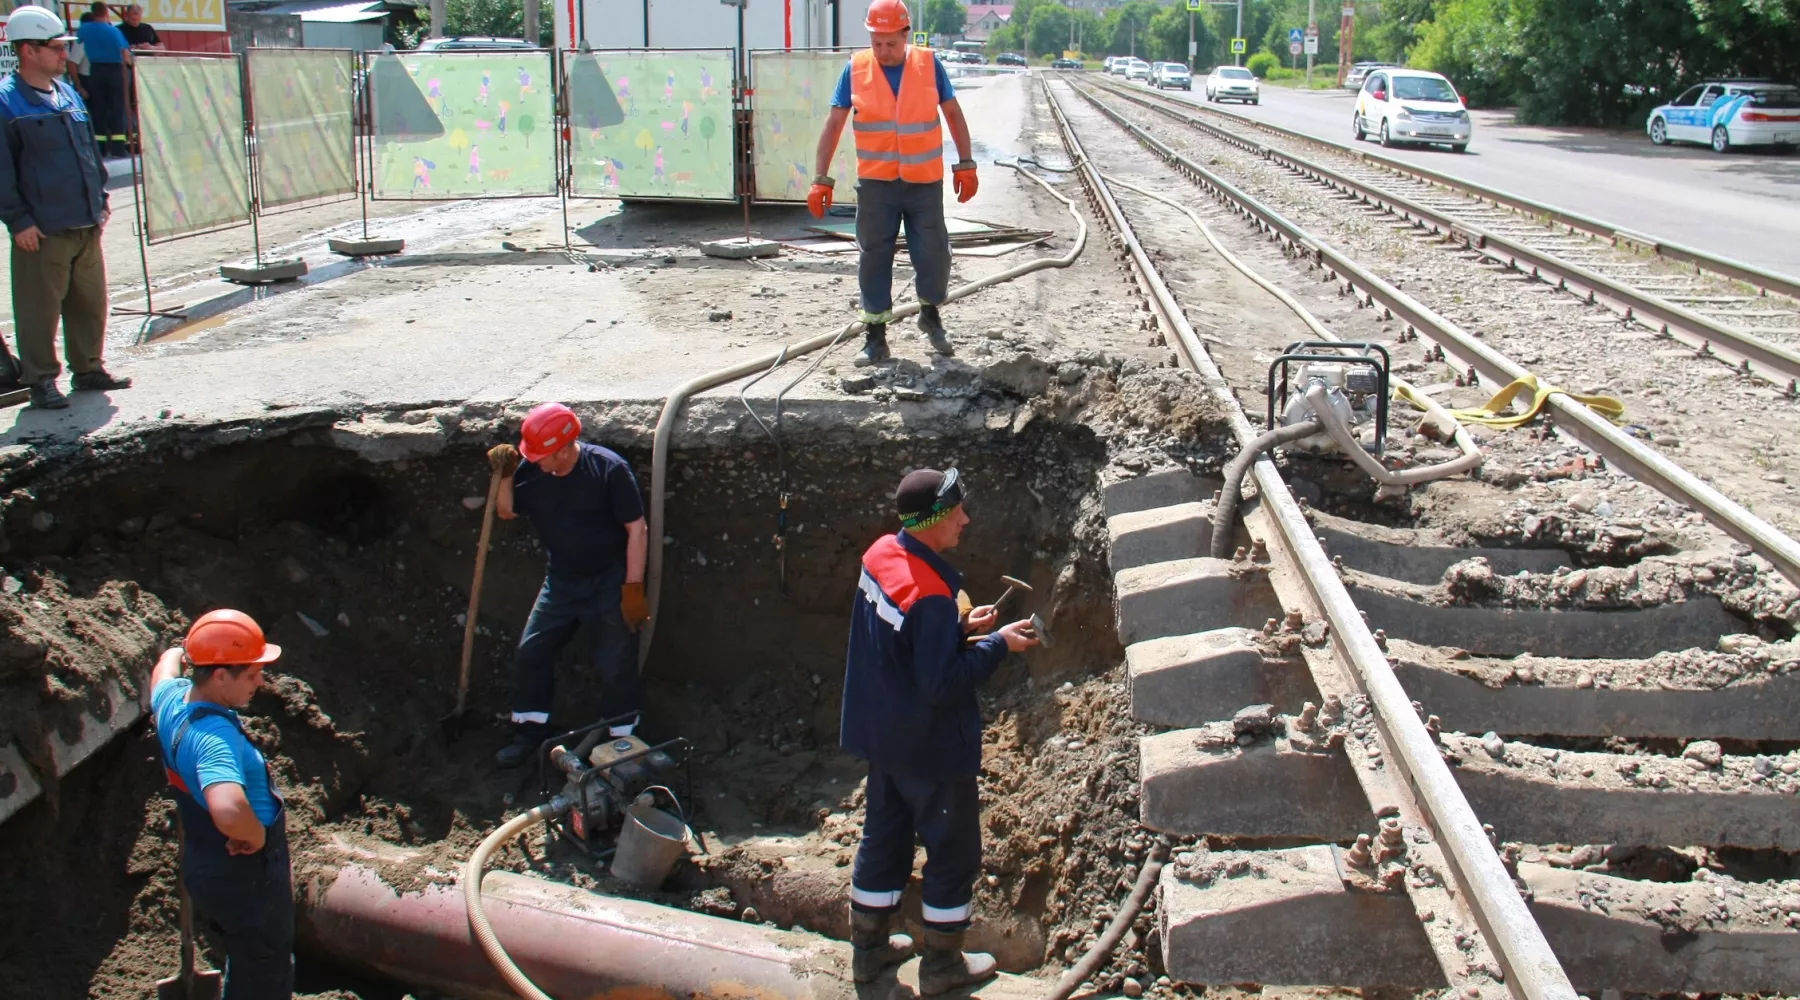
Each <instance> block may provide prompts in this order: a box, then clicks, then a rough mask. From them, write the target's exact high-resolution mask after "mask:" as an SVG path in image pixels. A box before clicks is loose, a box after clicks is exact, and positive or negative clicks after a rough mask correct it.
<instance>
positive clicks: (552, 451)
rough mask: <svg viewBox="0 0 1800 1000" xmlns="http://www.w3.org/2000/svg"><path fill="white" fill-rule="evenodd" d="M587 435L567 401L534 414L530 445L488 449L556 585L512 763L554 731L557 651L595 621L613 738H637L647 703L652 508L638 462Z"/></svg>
mask: <svg viewBox="0 0 1800 1000" xmlns="http://www.w3.org/2000/svg"><path fill="white" fill-rule="evenodd" d="M580 438H581V418H579V417H577V416H576V415H575V413H574V411H572V410H570V409H569V408H568V407H566V406H564V405H562V404H561V403H545V404H543V405H541V406H538V407H535V408H533V409H532V411H531V412H530V413H528V414H526V416H525V424H524V426H523V427H522V428H520V432H519V447H518V448H516V449H515V448H514V447H513V446H512V445H509V444H503V445H496V446H495V447H494V448H492V449H490V450H489V451H488V461H489V463H491V464H492V466H493V469H494V472H495V473H496V474H497V475H499V476H500V477H501V480H500V497H499V501H498V503H497V504H496V505H495V510H494V512H495V513H496V514H499V515H500V517H501V518H503V519H505V520H512V519H513V518H515V517H519V516H521V515H523V516H524V517H525V518H526V519H527V520H529V521H530V522H531V525H532V527H534V528H536V529H537V533H538V539H539V541H541V542H543V544H544V549H545V550H546V551H547V552H548V553H549V554H550V566H549V570H548V571H547V572H546V573H545V574H544V585H543V587H542V589H540V590H539V591H538V597H537V603H536V604H535V605H533V606H532V609H531V617H530V618H529V619H527V620H526V622H525V632H524V634H523V635H521V636H520V637H519V651H518V654H517V658H516V660H515V662H514V670H515V676H514V681H513V712H512V721H513V739H512V742H511V743H509V744H507V745H506V746H504V747H502V748H501V749H500V752H499V753H497V754H496V755H495V757H494V759H495V760H496V761H497V762H498V763H499V764H500V766H501V767H517V766H518V765H520V764H523V763H525V762H526V761H528V760H530V759H531V757H532V755H533V754H534V753H535V752H536V751H537V748H538V745H539V744H541V743H542V742H543V741H544V739H545V738H546V737H548V736H549V735H550V708H551V704H552V702H554V700H555V695H556V656H557V654H558V653H560V652H562V648H563V647H564V646H566V645H568V643H569V640H570V639H572V638H574V636H575V632H576V630H577V629H578V628H579V627H581V626H582V625H584V624H585V625H586V626H588V629H589V631H590V632H591V633H592V637H593V640H594V646H593V661H594V667H595V669H596V670H597V671H598V672H599V674H600V680H601V683H602V684H604V685H605V690H604V691H603V692H602V693H601V697H600V718H602V719H609V720H615V721H614V722H613V724H612V726H611V735H613V736H629V735H631V732H632V730H633V729H635V728H636V727H637V722H638V710H639V709H640V708H642V706H643V682H642V680H641V679H640V677H639V676H638V638H637V632H638V629H640V628H642V627H643V625H644V622H646V621H649V620H650V612H649V609H648V607H647V605H646V604H645V600H644V558H645V555H646V553H647V552H648V545H649V538H650V532H649V526H648V522H646V521H645V520H644V504H643V500H642V499H641V498H640V497H639V496H638V485H637V477H636V476H633V475H632V474H631V465H630V463H628V462H626V461H625V460H624V459H623V458H621V457H619V456H618V455H617V454H616V453H614V452H612V451H609V450H607V449H605V448H602V447H600V446H599V445H597V444H586V443H584V442H582V441H581V440H580ZM521 459H523V461H521Z"/></svg>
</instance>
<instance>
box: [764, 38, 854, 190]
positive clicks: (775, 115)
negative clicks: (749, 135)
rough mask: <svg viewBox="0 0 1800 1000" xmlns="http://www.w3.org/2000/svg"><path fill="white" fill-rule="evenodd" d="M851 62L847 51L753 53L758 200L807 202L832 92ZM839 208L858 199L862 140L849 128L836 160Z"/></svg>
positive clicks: (834, 174)
mask: <svg viewBox="0 0 1800 1000" xmlns="http://www.w3.org/2000/svg"><path fill="white" fill-rule="evenodd" d="M849 62H850V52H849V50H843V51H799V52H787V51H782V50H770V51H756V52H752V53H750V71H751V73H750V79H751V84H752V86H753V87H754V89H755V91H756V93H755V94H754V96H752V97H751V99H750V101H751V107H752V108H753V109H754V111H755V114H754V115H753V116H752V121H753V122H754V126H755V127H754V130H753V135H754V137H755V139H754V142H755V145H754V148H753V153H754V155H753V156H752V157H751V168H752V171H753V173H754V175H755V179H756V199H757V200H758V201H805V200H806V192H807V190H808V189H809V188H811V187H812V178H813V167H814V164H813V156H814V154H815V153H816V152H817V150H818V145H819V132H820V131H821V130H822V129H823V128H824V126H825V118H826V116H827V115H829V114H830V113H831V93H832V91H833V90H835V89H837V82H838V77H839V76H840V75H841V74H842V73H843V72H844V67H845V66H846V65H848V64H849ZM831 176H832V177H834V178H836V179H837V182H838V183H837V188H836V189H835V190H834V191H833V192H832V201H833V202H834V203H835V204H839V205H847V204H851V203H854V202H855V201H856V142H855V140H854V139H853V138H852V137H851V134H850V129H849V128H848V127H846V128H845V129H844V135H843V138H842V139H840V140H839V141H838V148H837V153H836V154H835V155H834V156H833V157H832V160H831Z"/></svg>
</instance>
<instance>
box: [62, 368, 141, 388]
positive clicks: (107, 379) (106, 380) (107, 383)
mask: <svg viewBox="0 0 1800 1000" xmlns="http://www.w3.org/2000/svg"><path fill="white" fill-rule="evenodd" d="M69 385H70V388H72V389H74V390H75V391H76V392H105V391H106V390H108V389H129V388H131V380H130V379H128V378H120V377H119V376H117V375H114V374H112V373H111V372H108V371H107V370H106V369H104V368H96V369H94V370H93V371H91V372H76V373H75V377H74V378H71V379H70V380H69Z"/></svg>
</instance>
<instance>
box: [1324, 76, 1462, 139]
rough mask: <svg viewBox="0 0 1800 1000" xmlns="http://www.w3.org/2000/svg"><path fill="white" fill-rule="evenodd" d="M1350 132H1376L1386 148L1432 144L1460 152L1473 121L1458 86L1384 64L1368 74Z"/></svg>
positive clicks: (1359, 135)
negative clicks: (1457, 88) (1459, 94)
mask: <svg viewBox="0 0 1800 1000" xmlns="http://www.w3.org/2000/svg"><path fill="white" fill-rule="evenodd" d="M1351 130H1352V132H1353V134H1354V135H1355V136H1356V138H1357V139H1359V140H1360V139H1362V138H1364V137H1365V136H1367V135H1368V134H1369V133H1371V132H1373V133H1375V134H1376V136H1377V137H1378V138H1379V139H1380V140H1381V144H1382V145H1383V146H1396V145H1399V144H1401V143H1432V144H1437V145H1446V146H1449V147H1450V148H1451V149H1453V150H1455V151H1456V152H1458V153H1462V152H1466V151H1467V150H1468V148H1469V138H1470V136H1471V135H1472V134H1473V131H1474V125H1473V124H1472V123H1471V122H1470V121H1469V110H1468V109H1467V108H1465V107H1463V104H1462V98H1460V97H1458V96H1457V94H1456V88H1455V87H1453V86H1451V85H1450V81H1449V80H1448V79H1446V78H1445V77H1443V76H1442V75H1441V74H1438V73H1428V72H1426V71H1424V70H1418V69H1398V68H1394V67H1383V68H1380V69H1376V70H1374V71H1373V72H1371V73H1370V74H1369V78H1368V81H1367V82H1365V83H1364V84H1363V89H1362V93H1360V94H1358V95H1357V96H1356V112H1355V120H1354V121H1353V122H1352V123H1351Z"/></svg>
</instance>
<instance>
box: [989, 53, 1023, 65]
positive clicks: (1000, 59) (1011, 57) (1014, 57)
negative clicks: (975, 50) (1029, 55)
mask: <svg viewBox="0 0 1800 1000" xmlns="http://www.w3.org/2000/svg"><path fill="white" fill-rule="evenodd" d="M994 62H995V64H996V65H1000V66H1023V65H1025V57H1024V56H1022V55H1020V54H1018V53H1017V52H1002V53H1000V54H999V55H997V56H995V57H994Z"/></svg>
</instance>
